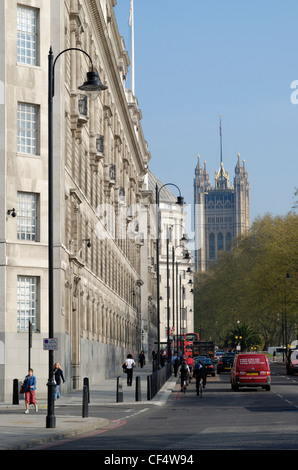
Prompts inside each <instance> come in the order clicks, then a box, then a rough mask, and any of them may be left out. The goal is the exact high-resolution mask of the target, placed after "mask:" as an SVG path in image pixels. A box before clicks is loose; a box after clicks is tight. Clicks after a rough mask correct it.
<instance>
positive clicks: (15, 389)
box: [12, 379, 19, 405]
mask: <svg viewBox="0 0 298 470" xmlns="http://www.w3.org/2000/svg"><path fill="white" fill-rule="evenodd" d="M12 404H13V405H18V404H19V381H18V379H14V380H13V392H12Z"/></svg>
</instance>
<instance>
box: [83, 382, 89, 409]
mask: <svg viewBox="0 0 298 470" xmlns="http://www.w3.org/2000/svg"><path fill="white" fill-rule="evenodd" d="M83 385H86V387H87V389H88V403H90V388H89V379H88V377H84V382H83Z"/></svg>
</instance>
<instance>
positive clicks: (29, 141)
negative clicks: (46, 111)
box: [18, 103, 39, 155]
mask: <svg viewBox="0 0 298 470" xmlns="http://www.w3.org/2000/svg"><path fill="white" fill-rule="evenodd" d="M38 121H39V106H36V105H33V104H26V103H18V152H19V153H27V154H31V155H37V154H38V129H39V123H38Z"/></svg>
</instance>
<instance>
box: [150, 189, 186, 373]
mask: <svg viewBox="0 0 298 470" xmlns="http://www.w3.org/2000/svg"><path fill="white" fill-rule="evenodd" d="M165 186H175V188H177V189H178V191H179V196H178V197H177V201H176V203H177V204H179V205H180V206H183V204H184V200H183V197H182V196H181V191H180V189H179V188H178V186H176V184H174V183H166V184H164V185H162V186H161V187H160V188H158V184H156V186H155V201H156V273H157V286H156V287H157V289H156V300H157V367H158V368H159V364H160V303H159V301H160V299H159V297H160V293H159V291H160V289H159V283H160V282H159V192H160V191H161V190H162V188H164V187H165ZM168 336H169V332H168ZM168 341H169V337H168Z"/></svg>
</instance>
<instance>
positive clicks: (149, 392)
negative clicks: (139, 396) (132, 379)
mask: <svg viewBox="0 0 298 470" xmlns="http://www.w3.org/2000/svg"><path fill="white" fill-rule="evenodd" d="M147 400H151V375H147Z"/></svg>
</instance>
